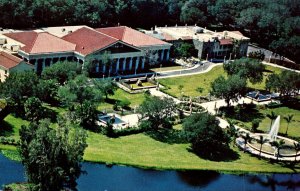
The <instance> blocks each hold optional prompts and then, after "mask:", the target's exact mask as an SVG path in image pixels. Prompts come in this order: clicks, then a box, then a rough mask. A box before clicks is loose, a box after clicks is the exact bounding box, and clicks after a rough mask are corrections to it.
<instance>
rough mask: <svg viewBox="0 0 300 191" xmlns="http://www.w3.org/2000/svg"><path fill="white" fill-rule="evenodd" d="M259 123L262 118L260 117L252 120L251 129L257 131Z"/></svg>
mask: <svg viewBox="0 0 300 191" xmlns="http://www.w3.org/2000/svg"><path fill="white" fill-rule="evenodd" d="M259 123H260V120H259V119H254V120H253V121H252V122H251V130H252V131H253V132H257V129H258V127H259Z"/></svg>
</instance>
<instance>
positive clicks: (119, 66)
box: [96, 57, 145, 73]
mask: <svg viewBox="0 0 300 191" xmlns="http://www.w3.org/2000/svg"><path fill="white" fill-rule="evenodd" d="M128 60H129V62H128ZM134 60H135V63H134ZM140 60H141V63H142V64H141V66H140ZM116 61H117V62H115V63H112V65H111V68H109V70H111V69H112V68H115V71H116V72H118V71H126V70H128V71H130V70H133V69H134V70H137V69H139V68H140V69H144V68H145V58H144V57H128V58H118V59H116ZM114 64H115V67H113V65H114ZM133 64H135V67H134V68H133ZM128 65H129V66H128ZM126 66H128V68H127V67H126ZM106 71H107V67H106V65H102V71H101V72H103V73H105V72H106ZM96 72H97V73H99V72H100V64H99V63H97V64H96Z"/></svg>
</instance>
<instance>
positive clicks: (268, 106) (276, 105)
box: [266, 102, 282, 109]
mask: <svg viewBox="0 0 300 191" xmlns="http://www.w3.org/2000/svg"><path fill="white" fill-rule="evenodd" d="M281 106H282V104H281V103H277V102H271V103H269V104H268V105H266V107H267V108H270V109H274V108H278V107H281Z"/></svg>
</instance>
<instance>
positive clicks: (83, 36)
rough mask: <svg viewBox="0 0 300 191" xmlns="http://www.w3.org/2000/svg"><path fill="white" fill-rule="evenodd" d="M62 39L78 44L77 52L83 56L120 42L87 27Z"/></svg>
mask: <svg viewBox="0 0 300 191" xmlns="http://www.w3.org/2000/svg"><path fill="white" fill-rule="evenodd" d="M62 39H64V40H66V41H68V42H71V43H74V44H76V49H75V50H76V51H77V52H79V53H81V54H83V55H87V54H90V53H93V52H95V51H97V50H100V49H102V48H105V47H107V46H109V45H111V44H113V43H115V42H117V41H118V39H116V38H114V37H110V36H108V35H106V34H103V33H101V32H98V31H96V30H94V29H90V28H87V27H83V28H81V29H78V30H76V31H75V32H72V33H70V34H67V35H66V36H64V37H62Z"/></svg>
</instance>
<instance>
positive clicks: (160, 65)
mask: <svg viewBox="0 0 300 191" xmlns="http://www.w3.org/2000/svg"><path fill="white" fill-rule="evenodd" d="M161 67H162V64H160V72H161Z"/></svg>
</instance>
